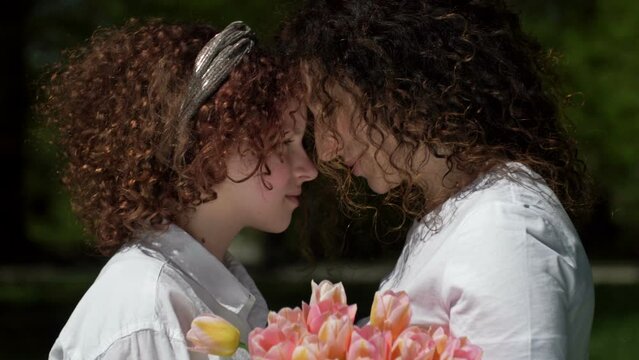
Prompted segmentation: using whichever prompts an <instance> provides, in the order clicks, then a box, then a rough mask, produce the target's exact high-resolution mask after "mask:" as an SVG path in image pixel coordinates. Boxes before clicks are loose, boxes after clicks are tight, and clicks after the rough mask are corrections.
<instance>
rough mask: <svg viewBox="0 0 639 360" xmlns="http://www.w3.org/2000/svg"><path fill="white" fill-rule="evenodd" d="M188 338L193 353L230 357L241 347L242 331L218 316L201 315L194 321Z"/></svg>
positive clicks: (187, 335)
mask: <svg viewBox="0 0 639 360" xmlns="http://www.w3.org/2000/svg"><path fill="white" fill-rule="evenodd" d="M186 338H187V340H188V341H190V342H191V343H192V344H193V347H192V348H190V349H191V350H193V351H197V352H202V353H207V354H212V355H219V356H229V355H233V354H234V353H235V351H236V350H237V348H238V346H239V345H240V331H239V330H238V329H237V328H236V327H235V326H233V324H231V323H229V322H228V321H226V320H224V319H222V318H221V317H219V316H216V315H212V314H211V315H201V316H198V317H196V318H195V319H193V322H191V329H190V330H189V331H188V332H187V333H186Z"/></svg>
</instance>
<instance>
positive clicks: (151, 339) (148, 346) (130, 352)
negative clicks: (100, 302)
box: [97, 329, 219, 360]
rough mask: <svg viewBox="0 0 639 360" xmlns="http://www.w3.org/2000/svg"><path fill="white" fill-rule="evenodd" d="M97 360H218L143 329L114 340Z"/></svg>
mask: <svg viewBox="0 0 639 360" xmlns="http://www.w3.org/2000/svg"><path fill="white" fill-rule="evenodd" d="M97 359H99V360H120V359H129V360H143V359H144V360H146V359H148V360H151V359H154V360H206V359H219V358H218V357H216V356H211V357H209V356H208V355H206V354H202V353H198V352H193V351H189V350H188V348H187V346H186V344H185V343H184V341H182V340H180V339H175V338H171V337H170V336H169V335H168V334H166V333H163V332H161V331H156V330H151V329H145V330H140V331H136V332H134V333H132V334H130V335H127V336H125V337H122V338H120V339H118V340H116V341H115V342H114V343H113V344H112V345H111V346H109V348H108V349H107V350H106V351H105V352H104V353H102V354H101V355H100V356H98V358H97Z"/></svg>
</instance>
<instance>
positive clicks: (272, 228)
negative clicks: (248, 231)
mask: <svg viewBox="0 0 639 360" xmlns="http://www.w3.org/2000/svg"><path fill="white" fill-rule="evenodd" d="M289 225H291V218H290V217H289V218H288V220H282V221H273V222H270V223H268V224H266V226H262V227H260V228H258V230H260V231H264V232H267V233H271V234H280V233H283V232H284V231H286V229H288V227H289Z"/></svg>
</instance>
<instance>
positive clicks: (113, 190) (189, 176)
mask: <svg viewBox="0 0 639 360" xmlns="http://www.w3.org/2000/svg"><path fill="white" fill-rule="evenodd" d="M215 34H216V30H214V29H213V28H212V27H211V26H208V25H203V24H188V25H186V24H169V23H166V22H164V21H163V20H159V19H152V20H146V21H141V20H136V19H132V20H129V21H128V22H127V23H126V24H125V25H123V26H122V27H115V28H107V29H100V30H98V31H97V32H95V33H94V34H93V36H92V37H91V38H90V40H89V42H88V44H86V45H85V46H82V47H80V48H77V49H74V50H71V51H66V52H65V53H64V57H63V60H62V61H61V62H59V63H57V64H55V65H54V66H53V67H52V69H51V70H50V76H49V77H48V79H47V83H46V85H44V86H43V87H42V90H43V91H42V95H41V96H42V99H43V100H42V101H41V102H40V104H39V106H38V111H39V112H40V114H41V115H42V116H43V117H44V119H45V120H46V121H47V123H48V124H49V125H51V126H53V127H54V128H55V129H56V130H57V132H58V136H57V140H58V145H59V146H60V149H61V152H62V155H63V157H64V160H66V161H65V163H66V167H65V169H64V172H63V176H62V180H63V183H64V184H65V185H66V186H67V187H68V189H69V192H70V195H71V200H72V205H73V209H74V211H75V212H77V214H78V215H79V217H80V218H81V220H82V221H83V223H84V225H85V227H86V228H87V230H88V231H89V232H90V233H91V234H93V235H95V237H96V240H97V244H96V245H97V248H98V250H99V251H100V252H101V253H103V254H105V255H109V254H112V253H113V252H114V251H116V250H117V249H118V248H119V247H120V246H121V245H122V244H123V243H126V242H128V241H130V240H131V239H133V238H134V237H135V235H136V233H137V232H139V231H141V230H147V229H164V228H165V227H166V224H168V223H170V222H178V223H179V222H180V221H183V220H184V218H183V217H184V214H185V213H186V212H187V211H188V210H190V209H192V208H194V207H195V206H197V205H198V204H201V203H203V202H206V201H211V200H214V199H215V197H216V194H215V193H214V192H213V191H212V189H211V186H212V185H213V184H216V183H219V182H221V181H223V180H224V179H225V178H226V175H227V174H226V159H227V155H229V153H230V152H233V151H237V150H238V146H239V144H242V145H243V146H242V151H243V152H246V153H247V154H249V155H252V156H255V157H256V158H257V159H258V164H257V166H256V168H255V171H256V172H258V173H268V168H267V167H266V165H265V162H264V161H265V159H266V157H268V156H269V155H270V154H272V153H273V152H275V151H278V149H280V145H281V143H282V141H283V139H282V135H283V134H282V133H281V132H282V124H281V117H280V114H281V111H282V110H283V109H284V107H283V106H284V105H285V100H286V99H287V98H288V97H289V96H290V95H288V94H285V92H286V91H285V89H286V86H284V84H281V80H282V77H283V71H282V70H281V69H283V67H282V66H280V64H279V63H278V60H277V59H276V58H275V57H273V56H272V55H270V54H267V52H266V51H265V50H263V49H260V48H258V47H257V46H254V47H253V49H252V50H251V51H250V52H249V53H248V54H247V55H246V56H244V58H243V59H242V60H241V61H240V63H239V64H238V65H237V66H236V67H235V68H234V69H233V70H232V71H231V74H230V76H229V78H228V79H227V81H226V82H225V83H224V84H223V85H222V86H221V87H220V89H219V90H218V91H217V92H216V93H215V94H214V95H212V96H211V98H209V99H208V100H207V101H206V102H205V103H204V104H203V105H202V106H201V108H200V109H199V112H198V113H197V114H196V115H195V116H194V118H193V119H192V120H193V125H192V126H191V127H190V128H188V130H187V131H186V133H185V132H184V131H179V130H177V129H178V128H179V127H178V126H176V122H177V119H178V113H179V110H180V106H181V104H182V101H183V97H184V96H185V94H186V86H187V82H188V80H189V78H190V76H191V73H192V69H193V66H194V61H195V57H196V56H197V54H198V52H199V51H200V49H201V48H202V47H203V46H204V44H206V43H207V42H208V41H209V40H210V39H211V38H212V37H213V36H214V35H215ZM280 85H282V86H280ZM182 140H184V141H182ZM176 144H184V145H183V146H181V147H180V146H179V145H178V146H176ZM178 147H180V148H178ZM176 159H180V161H177V160H176Z"/></svg>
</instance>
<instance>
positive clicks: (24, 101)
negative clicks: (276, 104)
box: [0, 0, 639, 359]
mask: <svg viewBox="0 0 639 360" xmlns="http://www.w3.org/2000/svg"><path fill="white" fill-rule="evenodd" d="M510 2H511V3H512V6H513V7H514V8H515V9H517V10H518V11H519V12H520V13H521V15H522V19H523V22H524V28H525V29H526V30H527V31H528V32H530V33H532V34H534V35H535V36H536V37H537V38H538V39H539V40H540V41H541V42H542V43H543V44H544V45H545V46H547V47H548V48H549V49H553V50H554V51H557V52H558V53H559V54H560V59H561V61H560V63H559V69H560V73H561V75H562V76H563V80H564V84H565V90H566V93H569V94H571V95H572V96H571V99H572V101H571V103H572V105H571V106H567V107H566V113H567V115H568V117H569V119H570V121H571V122H572V131H573V134H574V136H575V137H576V138H577V140H578V142H579V145H580V151H581V153H582V154H583V157H584V159H585V161H586V163H587V164H588V166H589V168H590V170H591V173H592V176H593V178H594V180H595V183H596V190H597V195H598V202H597V205H596V207H595V211H594V213H593V216H592V217H591V218H590V219H588V221H585V222H584V223H583V224H581V225H580V226H579V231H580V234H581V236H582V240H583V242H584V246H585V247H586V250H587V252H588V255H589V257H590V259H591V261H592V263H593V265H594V266H595V267H596V266H600V265H601V266H604V267H610V266H612V267H613V268H614V267H627V266H630V270H629V271H631V272H632V271H634V270H633V269H635V268H633V266H635V265H636V264H637V260H639V242H638V241H637V238H638V235H639V221H638V220H639V186H637V184H638V183H639V145H638V144H637V143H638V141H637V135H639V83H638V81H637V80H638V79H639V48H638V47H637V46H636V39H637V38H639V4H638V3H637V2H635V1H634V0H608V1H603V0H583V1H577V0H564V1H561V0H558V1H557V0H556V1H552V0H512V1H510ZM13 5H14V6H13V8H14V10H11V11H8V10H5V11H3V15H2V17H3V21H2V23H1V25H0V26H1V27H2V28H1V29H0V30H1V31H0V37H1V40H2V41H1V42H0V44H2V45H0V46H2V48H3V51H2V55H1V56H0V62H1V63H0V64H1V66H0V71H1V72H2V73H1V75H0V76H1V78H0V79H1V81H0V87H1V92H0V101H2V110H3V116H2V119H0V126H1V131H0V136H1V138H0V163H1V164H2V167H3V168H4V170H5V171H4V172H3V175H2V176H1V177H0V179H1V180H0V181H1V186H0V194H1V196H0V199H2V200H3V203H4V205H3V206H2V207H0V211H1V213H0V219H2V224H3V229H4V231H3V236H2V240H3V245H4V246H3V249H2V251H0V315H1V316H2V319H3V325H4V326H5V330H7V331H5V334H7V333H9V334H14V335H13V336H11V337H7V335H4V336H2V337H0V338H2V340H0V355H2V354H5V355H9V354H10V355H11V357H10V358H12V359H18V358H24V359H31V358H43V357H44V356H45V354H46V352H47V351H48V348H49V347H50V345H51V344H52V342H53V340H54V339H55V336H56V335H57V333H58V332H59V330H60V329H61V327H62V325H63V324H64V322H65V320H66V318H67V317H68V315H69V314H70V312H71V311H72V309H73V307H74V305H75V303H76V302H77V301H78V299H79V297H80V296H81V295H82V293H83V292H84V291H85V290H86V288H87V287H88V286H89V284H90V283H91V281H92V280H93V279H94V277H95V275H96V274H97V272H98V271H99V268H100V266H101V264H103V263H104V262H105V261H106V259H102V258H100V257H98V256H96V255H95V254H94V253H93V252H92V250H91V248H90V246H89V245H88V241H89V239H88V238H87V236H86V235H84V234H83V233H82V231H81V228H80V226H79V224H78V223H77V221H76V220H75V218H74V216H73V215H72V214H71V212H70V207H69V204H68V199H67V197H66V194H65V193H64V191H63V189H62V187H61V186H60V183H59V180H58V176H57V169H58V166H59V164H58V163H57V160H56V156H55V149H53V148H52V146H51V145H50V144H49V134H48V133H47V131H46V130H44V129H43V128H42V126H41V125H40V123H39V120H38V118H37V117H36V116H34V115H33V114H32V113H31V105H32V104H33V102H34V101H35V94H36V89H37V84H38V82H39V81H40V77H41V76H42V74H43V69H44V68H45V67H46V65H47V64H51V63H52V62H55V61H56V60H57V59H58V57H59V54H60V50H61V49H64V48H68V47H71V46H77V45H79V44H80V43H82V42H83V41H84V40H85V39H87V38H88V37H89V36H90V35H91V33H92V32H93V31H94V30H95V29H96V28H97V27H99V26H110V25H119V24H122V23H123V22H124V21H125V20H126V19H128V18H130V17H164V18H167V19H173V20H188V21H192V20H197V21H202V20H203V21H207V22H211V23H213V24H216V25H218V26H224V25H226V24H227V23H229V22H230V21H233V20H238V19H241V20H244V21H245V22H246V23H248V24H249V25H250V26H251V27H252V28H253V29H254V30H255V32H256V33H257V34H258V37H259V38H260V40H261V41H262V43H266V44H268V43H270V42H272V40H271V39H272V36H273V34H274V33H275V32H276V29H277V26H278V24H279V22H280V21H281V20H282V19H283V17H284V16H286V14H289V13H290V12H292V11H294V10H295V9H296V7H298V6H299V1H292V0H289V1H283V0H274V1H260V0H244V1H222V0H217V1H214V0H208V1H206V0H191V1H177V0H158V1H151V0H137V1H124V0H50V1H45V0H38V1H34V0H32V1H22V2H14V3H13ZM322 185H323V182H322V180H321V179H320V181H318V182H317V183H316V184H314V185H313V187H314V189H313V191H318V192H319V191H321V187H322ZM325 210H328V211H331V212H333V213H336V212H337V206H336V205H335V206H332V205H331V204H328V205H327V206H326V207H325ZM300 223H301V221H300V219H299V218H298V219H297V221H296V224H298V225H299V224H300ZM297 227H298V226H296V227H294V228H293V230H291V231H288V232H287V233H285V234H282V235H271V236H267V235H261V234H256V233H254V232H245V233H243V234H242V237H241V238H242V239H240V240H239V241H238V242H237V245H234V246H235V251H236V252H238V253H240V254H243V255H242V256H243V257H244V258H245V259H246V262H247V265H248V267H249V269H250V270H253V273H254V274H256V281H257V282H258V285H260V287H261V288H263V289H265V291H264V292H265V296H266V297H267V300H268V301H269V303H270V305H271V307H272V308H274V309H275V308H279V307H281V306H284V305H287V306H294V305H296V304H299V302H300V301H301V300H302V299H306V298H307V297H308V294H310V287H309V286H308V281H307V280H308V279H310V277H315V278H316V279H318V280H319V279H321V278H332V279H334V280H339V279H347V281H345V282H346V285H347V293H348V294H349V295H350V300H351V301H354V302H358V303H360V305H361V306H360V314H361V313H366V312H367V306H368V305H370V300H369V299H370V298H371V297H372V292H373V291H374V289H375V287H376V284H377V281H379V278H380V277H381V276H383V274H384V271H386V270H387V269H390V266H391V264H392V262H393V261H394V259H395V257H396V256H397V252H398V249H400V248H401V243H399V242H395V243H393V242H392V241H391V240H392V239H394V238H395V237H398V235H397V234H395V235H394V236H391V237H388V236H383V235H384V224H382V225H381V228H380V229H378V230H379V231H378V232H379V233H380V234H382V236H381V238H380V239H376V238H378V237H379V236H376V235H375V234H374V232H373V231H372V230H371V223H370V220H364V221H355V222H352V221H350V220H348V219H345V218H343V217H339V218H338V222H337V226H336V227H335V228H334V229H335V230H334V231H333V232H330V233H328V232H327V233H326V234H329V237H334V238H335V239H337V241H334V242H333V245H332V247H331V249H332V250H333V251H323V250H322V249H324V248H323V247H321V246H319V245H317V244H316V243H311V244H310V247H312V248H315V249H316V250H319V251H318V252H317V255H316V257H315V263H314V264H315V265H313V263H309V262H308V259H307V258H306V257H305V256H304V253H301V252H300V247H301V245H300V244H305V243H306V240H304V237H302V236H301V235H299V232H298V231H296V230H295V229H296V228H297ZM309 228H310V229H313V231H314V232H318V231H324V230H321V229H317V228H313V227H312V226H311V227H309ZM317 237H318V234H317V233H315V234H312V236H311V239H316V238H317ZM400 237H401V236H400ZM242 256H240V257H242ZM291 259H295V260H294V261H292V260H291ZM346 260H347V261H348V263H349V264H355V265H349V266H347V267H344V266H343V265H342V264H344V263H345V261H346ZM357 264H361V266H358V265H357ZM371 264H379V267H378V268H371ZM344 274H350V275H352V276H351V277H348V276H346V277H345V275H344ZM353 274H355V275H353ZM357 274H360V275H357ZM361 274H363V275H361ZM615 274H617V273H615ZM293 275H295V276H293ZM615 276H617V275H613V276H612V279H613V283H614V282H615V281H614V278H615ZM630 278H631V279H632V276H630ZM282 282H284V283H282ZM630 282H631V283H632V281H630ZM596 291H597V304H598V305H597V310H596V319H595V326H594V328H593V341H592V343H593V345H592V353H593V357H592V358H598V356H600V355H601V354H606V355H605V356H606V358H608V359H610V358H619V359H622V358H627V357H624V354H625V355H628V353H627V352H625V351H626V350H624V349H628V351H630V350H629V349H632V348H631V347H630V344H631V343H632V341H633V340H635V341H636V340H639V324H638V322H639V308H638V306H637V305H636V304H637V303H638V302H637V301H639V287H638V286H637V284H636V283H634V284H627V283H626V284H625V285H619V284H616V285H615V284H598V285H597V289H596ZM624 345H625V346H627V347H625V348H624ZM611 349H614V350H611ZM598 351H600V352H598ZM611 351H612V352H611ZM615 351H616V352H615ZM597 354H599V355H597ZM615 354H619V355H618V356H619V357H615ZM601 356H603V355H601ZM0 357H2V358H5V357H4V356H0ZM601 358H603V357H601Z"/></svg>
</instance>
